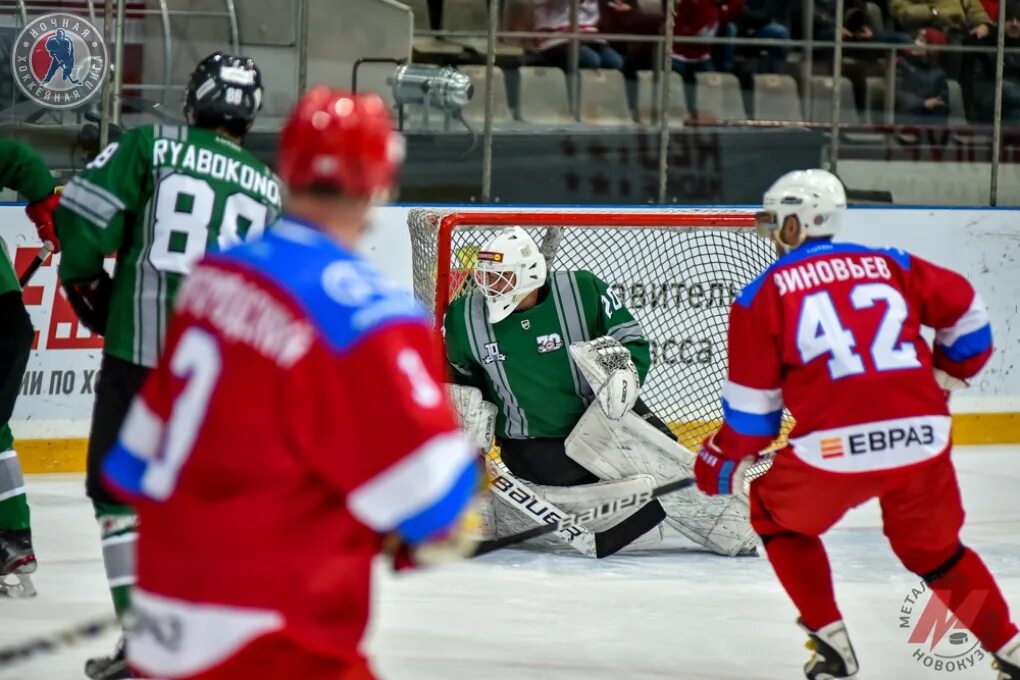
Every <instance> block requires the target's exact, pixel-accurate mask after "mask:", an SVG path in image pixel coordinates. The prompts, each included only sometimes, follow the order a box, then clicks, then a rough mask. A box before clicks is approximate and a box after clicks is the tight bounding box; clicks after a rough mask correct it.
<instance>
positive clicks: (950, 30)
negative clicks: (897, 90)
mask: <svg viewBox="0 0 1020 680" xmlns="http://www.w3.org/2000/svg"><path fill="white" fill-rule="evenodd" d="M890 9H891V10H892V16H893V20H894V21H896V22H897V23H898V24H899V25H900V27H901V28H902V29H903V30H905V31H909V32H914V31H916V30H918V29H921V28H937V29H939V30H940V31H942V32H943V33H945V34H946V38H947V40H948V42H949V44H951V45H961V44H962V45H989V44H990V40H989V34H990V33H991V29H992V21H991V19H990V18H989V16H988V12H986V11H985V8H984V6H982V4H981V2H980V0H892V5H891V8H890ZM961 59H962V58H961V56H960V54H959V53H957V52H947V53H945V56H944V58H943V61H942V66H943V67H944V68H945V69H946V72H947V73H948V74H949V77H950V78H959V76H960V72H961Z"/></svg>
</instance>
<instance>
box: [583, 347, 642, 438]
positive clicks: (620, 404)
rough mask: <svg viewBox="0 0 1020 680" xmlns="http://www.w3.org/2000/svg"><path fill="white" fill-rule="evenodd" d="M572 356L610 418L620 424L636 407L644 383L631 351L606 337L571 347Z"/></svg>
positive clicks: (600, 405) (603, 410)
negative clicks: (620, 420)
mask: <svg viewBox="0 0 1020 680" xmlns="http://www.w3.org/2000/svg"><path fill="white" fill-rule="evenodd" d="M570 356H571V357H572V358H573V360H574V363H575V364H577V367H578V368H579V369H581V372H582V373H583V374H584V377H585V379H586V380H587V381H588V384H589V385H591V389H592V391H593V392H594V393H595V399H596V401H598V403H599V407H600V408H601V409H602V412H603V413H605V414H606V416H607V417H608V418H610V419H612V420H619V419H620V418H622V417H623V416H624V414H626V413H627V412H628V411H630V410H631V408H633V407H634V403H635V402H636V401H637V398H638V393H639V392H640V390H641V380H640V378H639V377H638V372H637V368H635V366H634V361H633V360H632V359H631V356H630V351H629V350H628V349H627V348H626V347H624V346H623V345H621V344H620V342H619V341H618V340H616V339H615V338H611V337H609V336H608V335H604V336H602V337H601V338H595V339H594V340H591V341H589V342H575V343H574V344H572V345H571V346H570Z"/></svg>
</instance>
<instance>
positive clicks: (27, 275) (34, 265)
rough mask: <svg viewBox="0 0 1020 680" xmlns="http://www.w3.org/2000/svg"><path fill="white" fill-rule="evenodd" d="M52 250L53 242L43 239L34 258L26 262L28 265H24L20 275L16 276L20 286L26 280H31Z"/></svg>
mask: <svg viewBox="0 0 1020 680" xmlns="http://www.w3.org/2000/svg"><path fill="white" fill-rule="evenodd" d="M52 252H53V244H52V243H50V242H49V241H45V242H44V243H43V245H42V248H40V249H39V252H38V253H37V254H36V256H35V258H34V259H33V260H32V261H31V262H29V263H28V266H27V267H25V271H23V272H22V273H21V276H19V277H18V285H19V286H21V287H22V288H24V287H25V286H26V285H28V282H29V281H31V280H32V277H33V276H34V275H35V273H36V271H38V270H39V267H41V266H43V264H45V262H46V258H48V257H49V256H50V253H52Z"/></svg>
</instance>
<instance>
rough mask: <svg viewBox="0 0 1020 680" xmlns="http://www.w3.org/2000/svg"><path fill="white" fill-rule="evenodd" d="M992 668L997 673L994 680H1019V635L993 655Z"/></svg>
mask: <svg viewBox="0 0 1020 680" xmlns="http://www.w3.org/2000/svg"><path fill="white" fill-rule="evenodd" d="M993 656H994V657H995V661H993V662H992V668H994V669H995V670H997V671H999V674H998V675H996V676H995V680H1020V635H1016V636H1015V637H1014V638H1013V639H1012V640H1010V641H1009V642H1007V643H1006V646H1005V647H1003V648H1002V649H1000V650H999V651H998V652H996V653H995V654H993Z"/></svg>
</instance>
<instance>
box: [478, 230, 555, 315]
mask: <svg viewBox="0 0 1020 680" xmlns="http://www.w3.org/2000/svg"><path fill="white" fill-rule="evenodd" d="M474 278H475V284H477V285H478V289H479V290H480V291H482V294H483V295H485V305H486V307H488V310H489V323H499V322H500V321H502V320H503V319H505V318H506V317H508V316H510V313H511V312H513V311H514V310H515V309H517V305H519V304H520V303H521V301H522V300H524V298H525V297H527V295H528V293H530V292H532V291H534V290H537V289H539V288H541V287H542V286H543V285H545V278H546V265H545V257H544V256H543V255H542V252H541V251H540V250H539V249H538V244H537V243H535V241H534V239H532V238H531V237H530V236H528V233H527V232H526V231H524V230H523V229H521V228H520V227H511V228H510V229H506V230H504V231H503V232H502V233H501V234H499V235H498V236H496V237H495V238H493V239H492V240H491V241H489V242H488V243H486V244H485V246H484V247H483V248H482V249H481V250H480V251H478V259H477V261H476V262H475V269H474Z"/></svg>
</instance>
